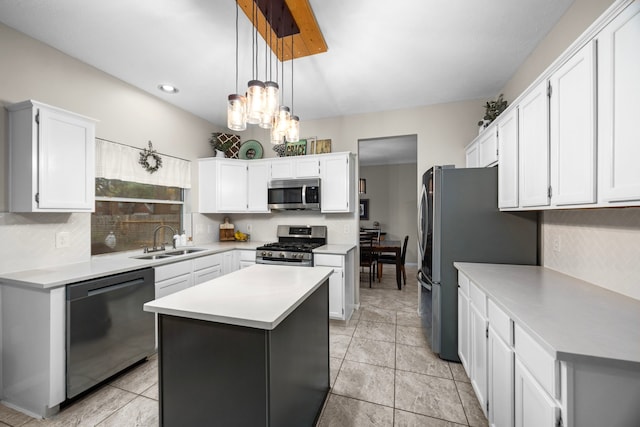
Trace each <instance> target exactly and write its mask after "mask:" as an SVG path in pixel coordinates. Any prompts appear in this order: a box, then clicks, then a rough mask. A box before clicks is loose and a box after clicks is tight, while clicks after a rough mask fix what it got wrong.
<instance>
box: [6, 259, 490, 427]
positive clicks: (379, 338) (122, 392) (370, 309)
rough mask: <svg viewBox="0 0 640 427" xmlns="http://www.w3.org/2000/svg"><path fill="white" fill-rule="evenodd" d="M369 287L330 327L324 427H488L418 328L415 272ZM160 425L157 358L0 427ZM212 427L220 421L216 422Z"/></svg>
mask: <svg viewBox="0 0 640 427" xmlns="http://www.w3.org/2000/svg"><path fill="white" fill-rule="evenodd" d="M385 270H386V271H385V274H383V278H382V282H381V283H375V284H374V287H373V289H369V288H368V285H369V282H368V280H367V278H366V274H364V275H363V279H362V281H361V283H360V286H361V287H360V300H361V307H360V310H358V311H357V312H355V314H354V316H353V318H352V319H351V321H349V322H348V323H345V322H334V321H332V322H331V325H330V356H331V357H330V362H331V363H330V367H331V386H332V389H331V393H330V395H329V398H328V400H327V404H326V406H325V408H324V411H323V413H322V416H321V418H320V420H319V423H318V427H327V426H332V427H334V426H335V427H360V426H389V427H392V426H403V427H410V426H414V427H418V426H421V427H422V426H426V427H453V426H459V425H463V426H467V425H469V426H486V425H487V421H486V419H485V418H484V415H483V414H482V411H481V410H480V407H479V405H478V402H477V400H476V398H475V395H474V394H473V390H472V389H471V384H469V379H468V378H467V376H466V375H465V373H464V371H463V369H462V366H461V365H459V364H456V363H449V362H445V361H442V360H440V359H439V358H438V357H437V356H435V355H433V354H432V353H431V352H430V350H429V348H428V346H427V344H426V342H425V339H424V336H423V335H422V331H421V330H420V319H419V317H418V316H417V312H416V309H417V303H418V292H417V285H416V281H415V279H414V278H415V269H413V270H412V269H411V268H409V267H408V268H407V279H408V281H407V286H406V287H404V288H403V289H402V291H398V290H397V288H396V286H395V275H394V272H393V269H391V268H386V269H385ZM157 425H158V368H157V358H156V357H152V358H151V359H150V360H149V361H147V362H145V363H143V364H141V365H139V366H137V367H135V368H134V369H132V370H130V371H129V372H127V373H125V374H124V375H122V376H120V377H118V378H117V379H115V380H113V381H111V382H110V383H108V384H106V385H104V386H103V387H101V388H99V389H97V390H96V391H94V392H92V393H91V394H89V395H88V396H86V397H85V398H84V399H82V400H79V401H77V402H75V403H73V404H72V405H70V406H68V407H67V408H65V409H64V410H62V411H61V412H60V413H59V414H57V415H56V416H54V417H52V418H50V419H46V420H37V419H33V418H31V417H28V416H26V415H24V414H22V413H20V412H17V411H14V410H13V409H11V408H8V407H6V406H4V405H0V427H4V426H15V427H17V426H20V427H34V426H46V427H52V426H55V427H68V426H78V427H85V426H87V427H88V426H100V427H108V426H118V427H128V426H132V427H133V426H136V427H151V426H157ZM212 425H214V424H212Z"/></svg>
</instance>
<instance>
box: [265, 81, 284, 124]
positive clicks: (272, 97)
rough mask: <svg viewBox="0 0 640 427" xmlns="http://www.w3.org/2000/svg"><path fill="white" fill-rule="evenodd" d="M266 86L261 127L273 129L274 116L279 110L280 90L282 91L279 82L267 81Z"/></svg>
mask: <svg viewBox="0 0 640 427" xmlns="http://www.w3.org/2000/svg"><path fill="white" fill-rule="evenodd" d="M264 86H265V100H264V111H263V113H262V118H261V120H260V127H261V128H263V129H271V126H273V118H274V116H275V115H276V112H277V111H278V92H280V87H279V86H278V83H276V82H272V81H268V82H265V83H264Z"/></svg>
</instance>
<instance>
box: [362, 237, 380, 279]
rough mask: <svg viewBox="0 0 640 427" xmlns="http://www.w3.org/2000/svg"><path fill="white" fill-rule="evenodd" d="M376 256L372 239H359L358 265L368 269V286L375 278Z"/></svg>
mask: <svg viewBox="0 0 640 427" xmlns="http://www.w3.org/2000/svg"><path fill="white" fill-rule="evenodd" d="M377 261H378V257H377V254H376V253H375V252H374V251H373V239H360V267H361V268H362V267H366V268H368V269H369V287H371V283H372V281H373V280H375V274H376V267H377Z"/></svg>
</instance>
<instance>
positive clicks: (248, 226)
mask: <svg viewBox="0 0 640 427" xmlns="http://www.w3.org/2000/svg"><path fill="white" fill-rule="evenodd" d="M247 233H251V224H247Z"/></svg>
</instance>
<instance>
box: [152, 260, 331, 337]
mask: <svg viewBox="0 0 640 427" xmlns="http://www.w3.org/2000/svg"><path fill="white" fill-rule="evenodd" d="M332 273H333V268H331V267H311V268H310V267H298V266H281V265H255V266H251V267H249V268H245V269H242V270H238V271H234V272H233V273H230V274H227V275H224V276H222V277H218V278H215V279H212V280H209V281H207V282H204V283H201V284H199V285H198V286H194V287H191V288H187V289H184V290H182V291H178V292H176V293H173V294H171V295H167V296H164V297H162V298H158V299H156V300H153V301H149V302H148V303H146V304H144V310H145V311H148V312H153V313H158V314H165V315H170V316H177V317H183V318H188V319H196V320H203V321H207V322H216V323H224V324H227V325H235V326H245V327H250V328H257V329H265V330H273V329H275V328H276V327H277V326H278V325H279V324H280V323H281V322H282V321H283V320H284V319H285V318H286V317H287V316H288V315H289V314H290V313H291V312H293V311H294V310H295V309H296V308H297V307H298V306H299V305H300V304H302V302H303V301H304V300H305V299H307V297H309V295H311V294H312V293H314V292H315V291H316V290H317V289H318V288H319V287H320V286H321V285H322V284H323V283H325V281H327V280H328V278H329V276H330V275H331V274H332ZM252 297H253V298H252Z"/></svg>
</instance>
